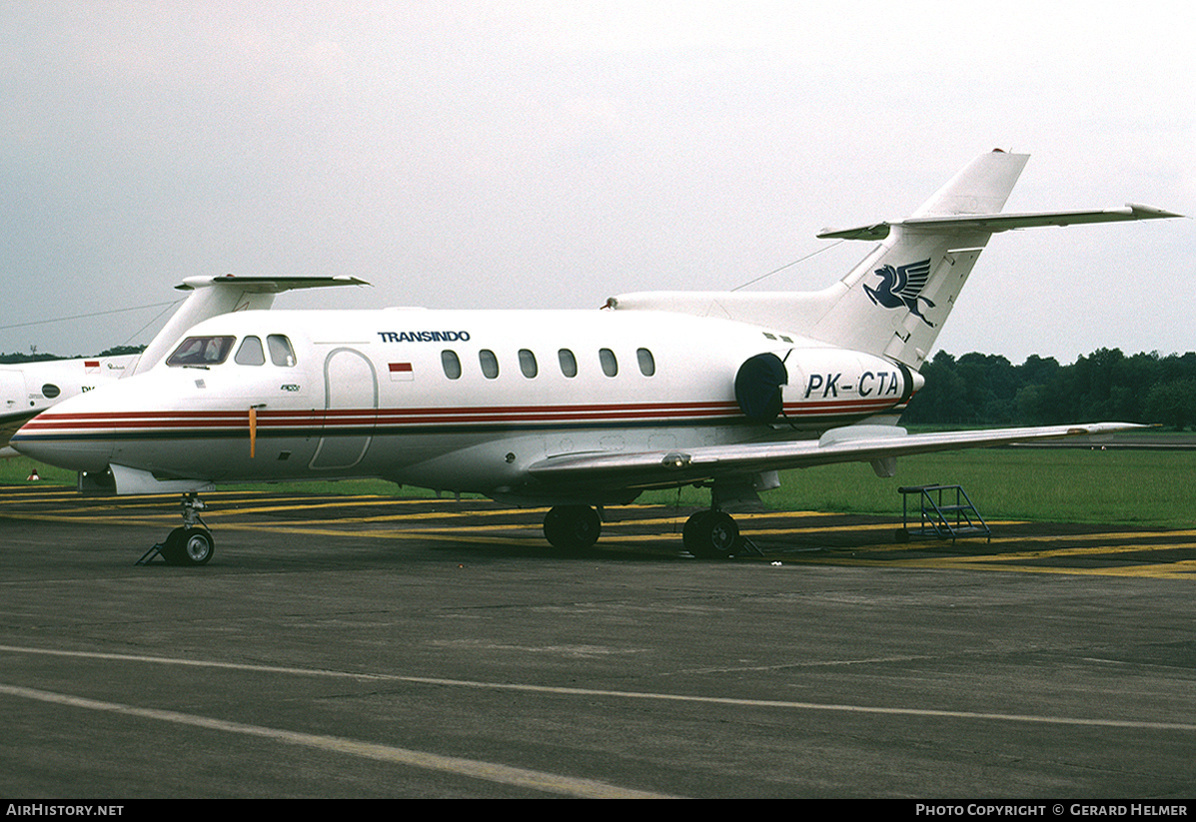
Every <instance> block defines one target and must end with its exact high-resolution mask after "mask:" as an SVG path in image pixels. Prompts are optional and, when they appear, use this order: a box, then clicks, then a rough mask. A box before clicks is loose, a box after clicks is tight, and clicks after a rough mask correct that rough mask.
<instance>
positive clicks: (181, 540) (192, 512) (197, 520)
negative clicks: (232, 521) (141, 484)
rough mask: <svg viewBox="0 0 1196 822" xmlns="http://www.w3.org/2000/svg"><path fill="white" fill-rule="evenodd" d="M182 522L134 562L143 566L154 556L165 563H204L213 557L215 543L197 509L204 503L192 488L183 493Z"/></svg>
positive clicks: (200, 509) (203, 506) (202, 508)
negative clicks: (164, 538)
mask: <svg viewBox="0 0 1196 822" xmlns="http://www.w3.org/2000/svg"><path fill="white" fill-rule="evenodd" d="M182 507H183V524H182V526H181V527H179V528H175V529H174V530H173V531H171V532H170V534H168V535H167V537H166V541H165V542H159V543H157V544H156V545H154V547H153V548H150V549H149V550H148V551H146V552H145V554H143V555H142V557H141V559H139V560H137V562H136V564H137V565H146V564H148V563H150V562H152V561H153V559H154V557H156V556H161V557H162V559H164V560H166V564H167V565H204V564H206V563H207V562H208V560H210V559H211V558H212V554H213V553H214V552H215V550H216V544H215V542H214V541H213V540H212V532H211V531H209V530H208V526H207V524H206V523H205V522H204V521H203V518H202V517H200V515H199V512H200V511H202V510H204V508H206V507H207V506H205V505H204V502H203V500H201V499H200V498H199V495H198V494H196V493H195V492H194V491H191V492H188V493H186V494H183V499H182Z"/></svg>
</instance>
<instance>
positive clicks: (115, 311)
mask: <svg viewBox="0 0 1196 822" xmlns="http://www.w3.org/2000/svg"><path fill="white" fill-rule="evenodd" d="M179 302H180V300H175V301H173V302H169V303H150V304H148V305H138V306H133V307H132V308H114V309H112V310H111V311H95V312H92V313H90V314H75V315H73V316H70V317H55V318H53V319H49V320H37V321H35V322H29V323H13V324H12V325H0V331H7V330H8V329H10V328H28V327H29V326H31V325H49V324H50V323H63V322H68V321H70V320H85V319H89V318H91V317H106V316H108V315H110V314H125V313H128V312H130V311H143V310H145V309H147V308H161V307H162V306H164V305H165V306H171V305H177V304H178V303H179ZM158 316H161V314H159V315H158ZM155 319H157V318H156V317H155ZM150 322H153V320H151V321H150Z"/></svg>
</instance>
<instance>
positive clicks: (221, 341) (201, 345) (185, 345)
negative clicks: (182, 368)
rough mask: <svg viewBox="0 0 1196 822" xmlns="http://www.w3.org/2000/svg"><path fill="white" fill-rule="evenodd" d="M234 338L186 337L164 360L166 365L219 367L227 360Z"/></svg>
mask: <svg viewBox="0 0 1196 822" xmlns="http://www.w3.org/2000/svg"><path fill="white" fill-rule="evenodd" d="M235 340H236V337H188V338H187V339H185V340H183V342H182V343H180V344H179V347H178V348H176V349H175V350H174V353H173V354H171V355H170V357H169V358H167V360H166V364H167V365H220V363H222V362H224V361H225V360H226V359H228V352H229V351H231V350H232V348H233V342H234V341H235Z"/></svg>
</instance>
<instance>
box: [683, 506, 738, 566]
mask: <svg viewBox="0 0 1196 822" xmlns="http://www.w3.org/2000/svg"><path fill="white" fill-rule="evenodd" d="M681 542H682V544H683V545H684V546H685V550H686V551H689V552H690V553H691V554H693V555H694V556H695V557H697V558H698V559H727V558H728V557H731V556H734V555H735V553H737V552H738V550H739V547H740V543H741V540H740V538H739V526H738V525H737V524H736V523H735V520H734V519H733V518H732V517H731V515H730V514H728V513H727V512H726V511H719V510H716V509H713V508H709V509H707V510H705V511H698V513H696V514H694V515H693V516H691V517H690V518H689V519H687V520H686V521H685V527H684V528H683V529H681Z"/></svg>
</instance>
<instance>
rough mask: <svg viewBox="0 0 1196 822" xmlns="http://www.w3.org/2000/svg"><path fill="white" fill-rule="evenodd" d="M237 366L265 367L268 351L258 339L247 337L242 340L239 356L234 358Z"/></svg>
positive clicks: (238, 351) (238, 350)
mask: <svg viewBox="0 0 1196 822" xmlns="http://www.w3.org/2000/svg"><path fill="white" fill-rule="evenodd" d="M233 362H235V363H236V364H237V365H265V364H266V351H265V349H264V348H262V341H261V339H259V338H258V337H246V338H245V339H243V340H241V347H240V348H238V349H237V356H235V357H233Z"/></svg>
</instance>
